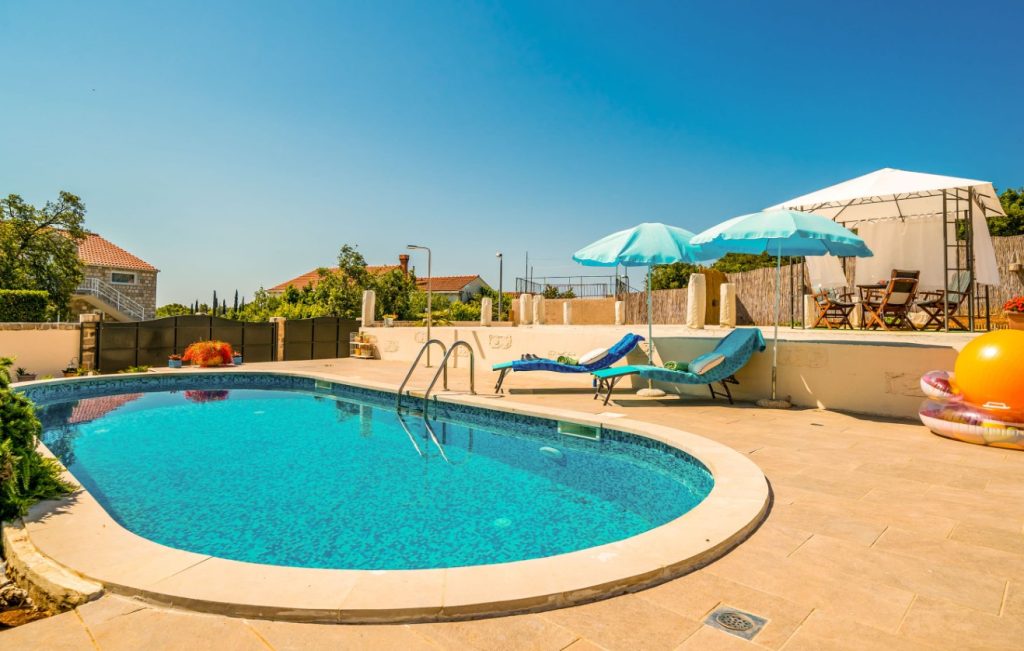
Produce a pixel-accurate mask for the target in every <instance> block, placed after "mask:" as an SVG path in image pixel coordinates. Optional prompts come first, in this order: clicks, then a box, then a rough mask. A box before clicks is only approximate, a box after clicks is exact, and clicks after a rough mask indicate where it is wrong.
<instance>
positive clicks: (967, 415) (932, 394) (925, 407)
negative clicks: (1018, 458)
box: [918, 371, 1024, 450]
mask: <svg viewBox="0 0 1024 651" xmlns="http://www.w3.org/2000/svg"><path fill="white" fill-rule="evenodd" d="M921 391H923V392H924V394H925V395H926V396H928V399H927V400H925V401H924V403H923V404H922V405H921V409H920V410H919V411H918V415H919V416H920V417H921V422H922V423H924V424H925V426H926V427H927V428H928V429H930V430H931V431H933V432H935V433H936V434H938V435H939V436H945V437H946V438H951V439H956V440H958V441H966V442H967V443H975V444H978V445H990V446H992V447H997V448H1009V449H1011V450H1024V413H1014V412H1012V411H1011V410H1009V409H1006V408H999V407H998V406H996V405H993V404H992V403H986V405H984V406H978V405H974V404H971V403H968V402H965V401H964V399H963V396H961V395H960V394H959V393H958V392H957V390H956V382H955V379H954V376H953V374H952V373H949V372H947V371H931V372H929V373H925V374H924V375H923V376H922V377H921Z"/></svg>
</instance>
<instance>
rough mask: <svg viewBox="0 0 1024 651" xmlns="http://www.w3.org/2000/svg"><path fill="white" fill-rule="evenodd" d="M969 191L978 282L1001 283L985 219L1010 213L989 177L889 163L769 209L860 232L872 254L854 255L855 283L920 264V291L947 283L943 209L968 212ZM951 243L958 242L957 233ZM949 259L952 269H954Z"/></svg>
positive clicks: (975, 275)
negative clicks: (924, 170) (821, 218)
mask: <svg viewBox="0 0 1024 651" xmlns="http://www.w3.org/2000/svg"><path fill="white" fill-rule="evenodd" d="M968 195H970V196H972V197H973V199H974V206H973V214H974V217H973V225H972V229H971V230H972V235H973V238H972V239H973V242H974V281H975V283H978V284H982V285H998V284H999V267H998V265H997V264H996V253H995V248H994V247H993V246H992V237H991V236H990V234H989V232H988V224H987V222H986V219H985V218H986V217H991V216H994V215H1003V214H1005V213H1004V212H1003V208H1002V205H1001V204H1000V203H999V197H998V196H996V192H995V189H994V188H993V187H992V184H991V183H989V182H988V181H978V180H976V179H964V178H957V177H953V176H940V175H938V174H923V173H920V172H907V171H905V170H897V169H892V168H889V167H887V168H884V169H880V170H877V171H875V172H871V173H870V174H865V175H863V176H858V177H857V178H855V179H850V180H849V181H844V182H842V183H837V184H836V185H832V186H829V187H827V188H823V189H821V190H817V191H816V192H811V193H810V194H805V195H803V196H800V197H796V198H795V199H790V200H789V201H784V202H782V203H780V204H778V205H775V206H772V208H790V209H793V210H802V211H805V212H813V213H816V214H819V215H824V216H826V217H831V218H832V219H834V220H835V221H836V222H839V223H840V224H843V225H844V226H846V227H847V228H853V229H856V230H857V234H858V235H859V236H860V237H862V238H864V241H865V242H866V243H867V245H868V247H869V248H870V249H871V250H872V252H873V253H874V254H875V255H874V257H871V258H861V259H859V260H857V274H856V276H857V284H869V283H875V282H878V281H879V280H882V279H884V278H888V277H889V275H890V273H891V272H892V270H893V269H894V268H898V269H917V270H920V271H921V283H920V284H921V288H922V289H940V288H942V287H943V286H944V284H945V283H944V280H943V275H944V274H945V268H944V266H943V248H942V247H943V239H942V220H943V211H944V210H945V211H947V212H949V213H952V212H954V211H957V210H958V209H959V211H960V212H961V213H964V212H966V210H967V208H968V202H967V196H968ZM958 196H959V197H961V198H960V200H959V201H957V200H956V199H955V197H958ZM948 241H949V243H950V244H952V243H954V242H955V240H954V239H953V235H952V234H950V238H949V240H948ZM951 252H952V250H951ZM952 262H953V261H951V264H950V267H954V266H955V264H953V263H952Z"/></svg>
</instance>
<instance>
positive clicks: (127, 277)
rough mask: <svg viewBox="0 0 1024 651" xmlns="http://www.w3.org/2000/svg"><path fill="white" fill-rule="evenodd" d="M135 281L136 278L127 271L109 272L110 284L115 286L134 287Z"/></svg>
mask: <svg viewBox="0 0 1024 651" xmlns="http://www.w3.org/2000/svg"><path fill="white" fill-rule="evenodd" d="M136 281H137V277H136V275H135V274H133V273H129V272H127V271H111V272H110V282H112V283H114V284H115V285H134V284H135V283H136Z"/></svg>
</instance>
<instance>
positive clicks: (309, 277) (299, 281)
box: [267, 264, 402, 294]
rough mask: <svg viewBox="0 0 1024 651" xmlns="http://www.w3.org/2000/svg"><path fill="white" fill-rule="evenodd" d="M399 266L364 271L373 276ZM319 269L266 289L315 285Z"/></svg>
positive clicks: (276, 290)
mask: <svg viewBox="0 0 1024 651" xmlns="http://www.w3.org/2000/svg"><path fill="white" fill-rule="evenodd" d="M401 268H402V267H401V265H397V264H382V265H367V266H366V271H367V272H368V273H371V274H373V275H375V276H378V275H380V274H386V273H388V272H389V271H393V270H395V269H401ZM319 269H320V268H319V267H318V268H317V269H313V270H312V271H307V272H306V273H304V274H301V275H299V276H296V277H294V278H292V279H291V280H286V281H284V282H283V283H280V284H277V285H274V286H273V287H271V288H270V289H268V290H267V291H268V292H270V293H271V294H280V293H281V292H283V291H284V290H286V289H288V286H289V285H291V286H292V287H294V288H295V289H304V288H305V287H306V285H310V286H312V287H316V286H317V284H318V283H319V282H320V272H319ZM327 270H328V271H330V272H331V273H335V272H337V271H338V267H328V268H327Z"/></svg>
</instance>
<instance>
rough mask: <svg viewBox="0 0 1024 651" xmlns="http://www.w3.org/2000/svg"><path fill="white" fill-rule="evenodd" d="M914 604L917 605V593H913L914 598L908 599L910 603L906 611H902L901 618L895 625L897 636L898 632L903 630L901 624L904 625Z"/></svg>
mask: <svg viewBox="0 0 1024 651" xmlns="http://www.w3.org/2000/svg"><path fill="white" fill-rule="evenodd" d="M916 603H917V593H916V592H915V593H914V596H913V597H911V598H910V603H909V604H907V609H906V610H904V611H903V616H902V617H900V623H899V624H897V625H896V634H897V635H899V634H900V631H901V630H902V629H903V624H905V623H906V621H907V617H908V616H909V615H910V610H911V609H912V608H913V607H914V604H916Z"/></svg>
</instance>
